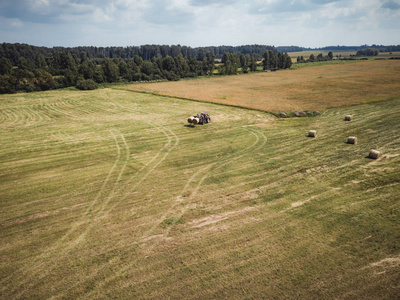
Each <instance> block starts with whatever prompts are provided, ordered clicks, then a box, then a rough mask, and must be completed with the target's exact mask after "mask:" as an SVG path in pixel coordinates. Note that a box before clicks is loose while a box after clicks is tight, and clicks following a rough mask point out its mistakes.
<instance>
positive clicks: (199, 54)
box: [0, 43, 278, 65]
mask: <svg viewBox="0 0 400 300" xmlns="http://www.w3.org/2000/svg"><path fill="white" fill-rule="evenodd" d="M266 50H272V51H274V53H275V54H277V52H278V51H277V50H276V49H275V47H273V46H267V45H243V46H217V47H214V46H211V47H197V48H192V47H188V46H181V45H171V46H169V45H142V46H129V47H94V46H88V47H53V48H48V47H37V46H32V45H27V44H19V43H15V44H10V43H2V44H0V57H5V58H7V59H9V60H10V61H11V63H12V64H13V65H16V64H17V63H18V59H19V58H20V57H25V58H29V59H31V60H35V59H36V56H37V55H38V54H43V55H44V56H45V57H47V56H49V55H54V53H56V52H64V53H66V54H68V53H71V54H72V55H73V54H75V55H77V56H79V55H80V53H81V52H82V51H83V52H85V53H86V56H87V57H88V58H102V59H104V58H111V59H113V58H122V59H129V58H132V59H133V58H134V57H135V56H139V57H141V58H142V59H144V60H151V59H153V58H157V57H160V56H161V57H163V58H165V57H166V56H168V55H169V56H171V57H172V58H175V57H177V56H178V55H180V54H182V56H183V57H184V58H191V57H196V58H197V60H203V59H204V58H205V57H206V56H207V55H208V53H210V52H211V53H212V54H213V55H214V57H215V58H218V59H220V58H222V56H223V54H224V53H225V52H228V53H236V54H237V55H239V56H240V55H241V54H250V55H255V57H256V58H257V59H258V60H259V59H261V58H262V56H263V54H264V52H265V51H266Z"/></svg>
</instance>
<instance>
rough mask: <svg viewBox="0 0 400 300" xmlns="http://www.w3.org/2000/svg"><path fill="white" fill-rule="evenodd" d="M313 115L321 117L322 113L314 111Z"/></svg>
mask: <svg viewBox="0 0 400 300" xmlns="http://www.w3.org/2000/svg"><path fill="white" fill-rule="evenodd" d="M313 114H314V115H315V116H318V115H320V114H321V113H320V112H319V111H318V110H314V111H313Z"/></svg>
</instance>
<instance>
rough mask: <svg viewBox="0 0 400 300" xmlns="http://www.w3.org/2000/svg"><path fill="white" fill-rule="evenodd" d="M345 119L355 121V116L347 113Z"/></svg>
mask: <svg viewBox="0 0 400 300" xmlns="http://www.w3.org/2000/svg"><path fill="white" fill-rule="evenodd" d="M344 120H345V121H353V116H352V115H347V116H345V117H344Z"/></svg>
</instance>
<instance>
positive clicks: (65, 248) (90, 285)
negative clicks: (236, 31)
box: [0, 65, 400, 299]
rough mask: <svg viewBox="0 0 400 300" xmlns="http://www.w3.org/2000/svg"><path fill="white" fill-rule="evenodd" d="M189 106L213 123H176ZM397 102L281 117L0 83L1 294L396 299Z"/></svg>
mask: <svg viewBox="0 0 400 300" xmlns="http://www.w3.org/2000/svg"><path fill="white" fill-rule="evenodd" d="M355 66H358V65H355ZM284 73H285V72H282V74H284ZM277 74H278V73H277ZM277 76H278V75H277ZM255 77H257V75H256V76H255ZM230 78H232V79H233V80H235V79H234V77H230ZM238 78H239V77H238ZM242 78H247V77H242ZM210 82H211V81H210ZM185 83H186V82H185ZM188 83H189V82H188ZM194 83H195V82H194V81H193V84H194ZM186 84H187V83H186ZM200 111H208V112H209V113H210V115H211V117H212V123H211V124H208V125H204V126H196V127H188V126H185V124H186V119H187V117H189V116H191V115H193V114H194V113H197V112H200ZM348 114H351V115H353V116H354V120H353V121H351V122H345V121H344V116H345V115H348ZM399 116H400V97H398V96H397V97H394V98H392V99H388V100H384V101H380V102H373V103H366V104H361V105H354V106H347V107H341V108H334V109H329V110H327V111H326V112H324V114H323V115H321V116H318V117H314V118H294V119H276V118H275V117H273V116H271V115H269V114H267V113H262V112H257V111H253V110H245V109H240V108H235V107H226V106H220V105H216V104H212V103H200V102H191V101H186V100H179V99H175V98H168V97H160V96H154V95H147V94H143V93H135V92H131V91H125V90H117V89H102V90H96V91H90V92H81V91H68V90H64V91H49V92H41V93H30V94H16V95H3V96H0V130H1V148H0V158H1V160H0V161H1V163H0V199H1V201H0V205H1V210H0V222H1V227H0V238H1V244H0V255H1V256H0V257H1V260H0V274H1V275H0V281H1V290H0V291H1V292H0V295H1V296H0V297H1V299H45V298H53V299H64V298H66V299H109V298H118V299H215V298H223V299H265V298H266V299H297V298H302V299H316V298H319V299H332V298H335V299H346V298H347V299H378V298H380V299H394V298H397V297H398V296H399V294H400V285H399V283H400V218H399V213H400V201H399V191H400V135H399V132H400V118H399ZM310 129H314V130H317V132H318V137H317V138H309V137H307V134H308V131H309V130H310ZM348 136H356V137H358V144H355V145H350V144H347V143H346V141H347V137H348ZM371 149H377V150H380V151H382V156H381V157H380V158H379V159H377V160H373V159H369V158H367V157H366V156H367V155H368V153H369V151H370V150H371Z"/></svg>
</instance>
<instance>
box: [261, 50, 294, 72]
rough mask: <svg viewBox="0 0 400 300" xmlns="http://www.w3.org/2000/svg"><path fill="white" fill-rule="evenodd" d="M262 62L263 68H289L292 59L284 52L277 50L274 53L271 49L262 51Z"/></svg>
mask: <svg viewBox="0 0 400 300" xmlns="http://www.w3.org/2000/svg"><path fill="white" fill-rule="evenodd" d="M262 64H263V69H264V70H276V69H289V68H290V67H291V66H292V59H291V58H290V56H289V55H288V54H287V53H286V52H285V53H282V52H279V53H278V55H276V54H275V53H274V52H273V51H272V50H268V51H265V52H264V59H263V61H262Z"/></svg>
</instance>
